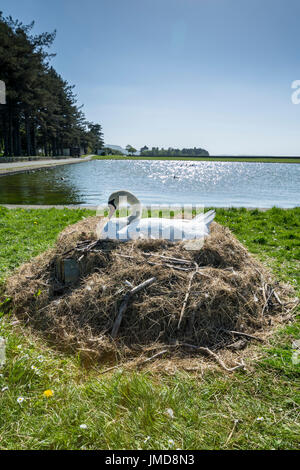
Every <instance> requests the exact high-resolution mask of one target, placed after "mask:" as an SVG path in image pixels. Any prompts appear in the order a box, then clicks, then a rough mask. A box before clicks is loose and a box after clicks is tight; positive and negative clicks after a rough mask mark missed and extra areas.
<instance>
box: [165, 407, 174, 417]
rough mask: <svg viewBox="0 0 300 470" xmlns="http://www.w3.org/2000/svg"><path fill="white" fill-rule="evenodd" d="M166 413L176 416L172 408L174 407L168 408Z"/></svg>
mask: <svg viewBox="0 0 300 470" xmlns="http://www.w3.org/2000/svg"><path fill="white" fill-rule="evenodd" d="M166 413H167V415H168V416H169V417H170V418H174V411H173V410H172V408H167V409H166Z"/></svg>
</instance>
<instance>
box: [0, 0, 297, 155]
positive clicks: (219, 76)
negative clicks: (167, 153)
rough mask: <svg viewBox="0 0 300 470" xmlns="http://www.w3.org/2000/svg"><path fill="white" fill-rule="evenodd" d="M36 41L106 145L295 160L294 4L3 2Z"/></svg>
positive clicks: (241, 0)
mask: <svg viewBox="0 0 300 470" xmlns="http://www.w3.org/2000/svg"><path fill="white" fill-rule="evenodd" d="M0 10H2V11H3V13H4V15H12V16H13V18H18V19H19V20H21V21H22V22H24V23H29V22H30V21H32V20H33V19H34V20H35V29H34V31H35V32H42V31H52V30H53V29H57V37H56V40H55V43H54V45H53V51H55V52H56V53H57V56H56V57H55V58H54V59H53V61H52V63H53V65H54V67H55V68H56V70H57V71H58V72H59V73H60V74H61V75H62V76H63V77H64V78H65V79H67V80H68V81H69V82H70V83H73V84H75V85H76V92H77V94H78V100H79V102H80V103H84V111H85V114H86V116H87V118H88V119H89V120H92V121H96V122H100V123H101V124H102V126H103V130H104V136H105V142H106V143H110V144H116V145H122V146H126V145H127V144H131V145H133V146H134V147H136V148H140V147H141V146H143V145H148V147H152V146H159V147H162V146H163V147H165V148H166V147H168V146H172V147H179V148H181V147H194V146H196V147H199V146H200V147H204V148H206V149H207V150H208V151H209V152H210V153H211V154H247V155H250V154H255V155H267V154H270V155H300V104H299V105H295V104H293V103H292V101H291V94H292V91H293V90H292V89H291V84H292V82H293V81H294V80H300V48H299V44H300V27H299V18H300V2H299V0H85V1H82V0H52V1H51V2H50V1H49V2H46V1H45V0H9V1H8V0H1V5H0Z"/></svg>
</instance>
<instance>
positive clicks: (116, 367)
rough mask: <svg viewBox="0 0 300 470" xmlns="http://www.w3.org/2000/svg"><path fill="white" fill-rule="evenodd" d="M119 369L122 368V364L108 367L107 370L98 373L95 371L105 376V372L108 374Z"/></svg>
mask: <svg viewBox="0 0 300 470" xmlns="http://www.w3.org/2000/svg"><path fill="white" fill-rule="evenodd" d="M119 367H122V364H118V365H117V366H113V367H109V368H108V369H105V370H102V371H100V372H98V371H97V372H98V374H99V375H102V374H106V372H109V371H110V370H113V369H118V368H119ZM95 370H96V369H95Z"/></svg>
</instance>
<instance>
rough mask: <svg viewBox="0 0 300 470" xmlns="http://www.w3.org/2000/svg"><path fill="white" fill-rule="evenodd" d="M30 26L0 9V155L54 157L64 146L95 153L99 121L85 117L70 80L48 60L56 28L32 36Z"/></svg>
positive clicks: (100, 136)
mask: <svg viewBox="0 0 300 470" xmlns="http://www.w3.org/2000/svg"><path fill="white" fill-rule="evenodd" d="M33 26H34V22H32V23H30V24H29V25H24V24H22V23H21V22H20V21H18V20H13V18H12V17H11V16H8V17H4V16H3V14H2V12H0V80H2V81H3V82H4V83H5V88H6V102H5V104H0V155H1V154H2V155H4V156H22V155H26V156H30V155H37V154H42V155H45V156H57V155H63V149H64V148H69V149H71V155H72V154H76V153H78V150H79V149H80V148H81V149H83V151H84V153H88V152H94V153H96V152H97V150H98V149H99V148H101V147H102V146H103V133H102V127H101V125H100V124H97V123H93V122H89V121H87V120H86V118H85V115H84V113H83V111H82V109H81V108H82V106H78V104H77V98H76V95H75V93H74V85H70V84H69V83H68V82H67V81H66V80H64V79H63V78H62V77H61V76H60V75H59V74H58V73H57V72H56V70H55V69H54V68H53V67H52V66H51V65H50V61H51V58H52V57H53V56H54V55H55V54H50V53H49V51H48V49H49V47H50V46H51V45H52V44H53V41H54V39H55V35H56V31H54V32H52V33H47V32H45V33H42V34H38V35H34V34H33V33H32V29H33ZM79 151H80V150H79Z"/></svg>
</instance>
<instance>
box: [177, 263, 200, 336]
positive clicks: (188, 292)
mask: <svg viewBox="0 0 300 470" xmlns="http://www.w3.org/2000/svg"><path fill="white" fill-rule="evenodd" d="M196 272H197V271H194V272H192V273H191V275H190V280H189V284H188V288H187V291H186V294H185V297H184V301H183V304H182V308H181V312H180V317H179V322H178V325H177V329H178V330H179V328H180V324H181V321H182V318H183V315H184V312H185V308H186V304H187V301H188V299H189V296H190V291H191V287H192V282H193V277H194V276H195V274H196Z"/></svg>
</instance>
